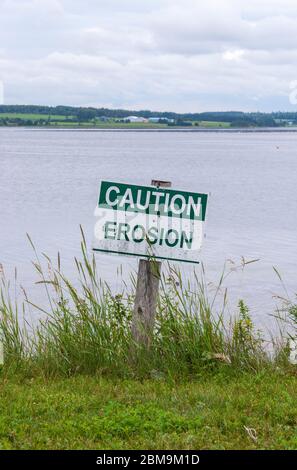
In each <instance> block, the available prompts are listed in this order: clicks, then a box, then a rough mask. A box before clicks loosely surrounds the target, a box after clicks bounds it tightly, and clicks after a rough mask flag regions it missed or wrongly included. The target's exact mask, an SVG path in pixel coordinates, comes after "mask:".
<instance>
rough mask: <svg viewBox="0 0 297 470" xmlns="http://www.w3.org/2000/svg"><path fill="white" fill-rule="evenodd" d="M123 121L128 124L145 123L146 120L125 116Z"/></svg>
mask: <svg viewBox="0 0 297 470" xmlns="http://www.w3.org/2000/svg"><path fill="white" fill-rule="evenodd" d="M123 120H124V121H129V122H147V119H145V118H143V117H139V116H127V117H125V118H123Z"/></svg>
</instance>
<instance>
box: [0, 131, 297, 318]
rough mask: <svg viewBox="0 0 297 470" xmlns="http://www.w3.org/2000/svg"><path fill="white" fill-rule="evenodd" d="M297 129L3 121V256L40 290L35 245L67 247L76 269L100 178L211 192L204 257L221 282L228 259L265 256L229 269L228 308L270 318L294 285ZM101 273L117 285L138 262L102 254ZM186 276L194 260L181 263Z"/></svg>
mask: <svg viewBox="0 0 297 470" xmlns="http://www.w3.org/2000/svg"><path fill="white" fill-rule="evenodd" d="M296 148H297V134H295V133H281V132H273V133H271V132H270V133H223V132H220V133H207V132H205V133H203V132H201V133H189V132H170V133H168V132H120V131H117V132H100V131H99V132H83V131H43V130H42V131H41V130H40V131H39V130H25V129H0V215H1V226H0V263H2V264H3V266H4V268H5V270H6V272H7V273H9V274H11V273H12V272H13V269H14V267H15V266H16V267H17V268H18V273H19V279H20V281H21V283H22V284H23V285H24V286H25V288H26V289H29V291H30V290H31V292H32V293H33V295H35V296H38V295H40V294H39V293H38V292H37V291H36V287H35V288H34V287H32V285H33V283H34V281H35V280H36V276H35V275H33V274H32V268H31V266H30V260H31V259H32V258H33V254H32V249H31V247H30V245H29V244H28V241H27V240H26V236H25V234H26V232H28V233H29V234H30V235H31V237H32V239H33V240H34V241H35V243H36V246H37V248H38V250H40V251H44V252H46V253H47V254H49V255H51V256H52V255H55V254H56V253H57V252H58V251H60V252H61V253H62V256H63V264H64V269H65V271H66V272H67V273H69V274H70V275H74V272H73V270H72V266H73V264H72V258H73V257H74V256H75V255H77V254H78V252H79V242H80V233H79V224H82V225H83V227H84V230H85V232H86V235H87V238H88V240H89V242H91V239H92V230H93V225H94V219H93V211H94V208H95V205H96V200H97V196H98V189H99V182H100V180H101V179H110V180H115V181H123V182H130V183H134V184H145V185H146V184H148V183H150V180H151V179H152V178H156V179H165V180H171V181H172V183H173V187H175V188H177V189H186V190H190V191H198V192H211V198H210V204H209V212H208V224H207V238H206V240H205V243H204V247H203V251H202V254H201V260H202V261H203V263H204V265H205V269H206V272H207V278H208V279H209V280H210V281H212V282H214V283H216V282H217V280H218V278H219V276H220V273H221V271H222V267H223V265H224V262H225V261H226V260H233V261H234V262H235V263H240V259H241V257H242V256H244V257H245V258H246V259H248V260H251V259H259V261H258V262H257V263H253V264H250V265H249V266H247V267H246V269H245V270H244V272H243V273H242V272H239V271H238V272H236V273H233V274H232V275H231V276H230V277H229V278H228V282H227V284H228V287H229V291H230V298H231V304H230V305H231V307H230V308H231V310H232V309H233V305H234V303H235V302H236V301H237V299H238V298H241V297H242V298H244V299H246V301H247V302H248V304H249V306H250V307H251V310H252V311H253V312H254V314H255V316H256V317H257V319H258V320H259V321H260V322H261V323H262V322H264V319H266V320H265V321H267V318H269V317H267V314H269V313H272V310H273V308H274V305H275V300H274V299H273V295H274V294H280V295H283V290H282V288H281V286H280V283H279V281H278V279H277V277H276V275H275V273H274V271H273V266H276V267H277V268H278V270H279V271H280V272H281V273H282V275H283V278H284V281H285V284H286V287H287V289H288V292H289V294H290V295H292V296H293V295H294V294H293V293H294V291H297V249H296V245H297V151H296ZM97 260H98V265H99V270H100V275H101V276H102V278H104V279H105V280H107V281H108V282H109V283H110V284H111V285H112V287H113V288H114V289H115V290H116V289H120V286H121V280H120V278H119V277H117V275H116V273H117V268H118V267H119V266H120V265H122V266H123V270H124V277H125V278H126V279H128V275H129V273H130V272H131V271H134V270H135V269H136V267H137V261H136V260H134V259H130V258H123V257H117V256H107V255H97ZM180 266H181V267H182V270H183V272H184V274H185V276H189V275H190V272H191V269H192V268H191V267H190V266H188V265H180Z"/></svg>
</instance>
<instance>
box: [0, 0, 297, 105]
mask: <svg viewBox="0 0 297 470" xmlns="http://www.w3.org/2000/svg"><path fill="white" fill-rule="evenodd" d="M0 80H1V81H2V82H3V84H4V102H5V103H7V104H11V103H13V104H51V105H57V104H66V105H74V106H80V105H90V106H98V107H100V106H106V107H112V108H115V107H121V108H123V107H124V108H129V109H148V108H149V109H154V110H174V111H185V112H189V111H206V110H230V109H233V110H234V109H237V110H245V111H248V110H262V111H270V110H279V109H282V110H296V111H297V104H296V103H295V102H296V101H297V100H296V97H297V92H296V91H295V89H297V1H296V0H207V1H205V0H0ZM294 82H295V83H294ZM290 94H291V95H290ZM290 96H291V100H290Z"/></svg>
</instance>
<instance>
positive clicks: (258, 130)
mask: <svg viewBox="0 0 297 470" xmlns="http://www.w3.org/2000/svg"><path fill="white" fill-rule="evenodd" d="M2 129H13V130H16V129H19V130H22V131H32V130H33V131H38V132H42V131H43V132H77V131H79V132H172V133H174V132H189V133H205V132H207V133H224V134H226V133H227V134H228V133H229V134H237V133H243V134H253V133H291V134H294V133H296V132H297V127H294V128H286V127H263V128H262V127H253V128H244V127H242V128H241V127H238V128H234V129H231V128H206V127H205V128H198V129H197V128H195V129H188V128H182V127H176V128H174V129H164V128H149V127H147V128H145V127H144V128H124V127H97V128H94V127H59V128H55V127H53V126H49V127H46V126H44V127H38V126H0V131H1V130H2Z"/></svg>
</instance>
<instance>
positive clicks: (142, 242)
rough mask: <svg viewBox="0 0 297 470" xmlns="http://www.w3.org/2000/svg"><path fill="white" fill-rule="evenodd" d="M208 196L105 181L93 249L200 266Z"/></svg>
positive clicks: (97, 209)
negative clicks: (198, 263)
mask: <svg viewBox="0 0 297 470" xmlns="http://www.w3.org/2000/svg"><path fill="white" fill-rule="evenodd" d="M207 199H208V195H207V194H200V193H192V192H185V191H177V190H174V189H167V188H155V187H153V186H136V185H131V184H122V183H112V182H108V181H103V182H102V183H101V187H100V192H99V201H98V206H97V207H96V210H95V216H96V218H97V220H96V224H95V233H94V235H95V237H94V245H93V249H94V250H95V251H101V252H108V253H118V254H124V255H133V256H139V257H143V258H150V257H152V256H154V257H155V258H158V259H168V260H177V261H189V262H199V250H200V249H201V245H202V240H203V233H204V231H203V229H204V223H205V217H206V208H207Z"/></svg>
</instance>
